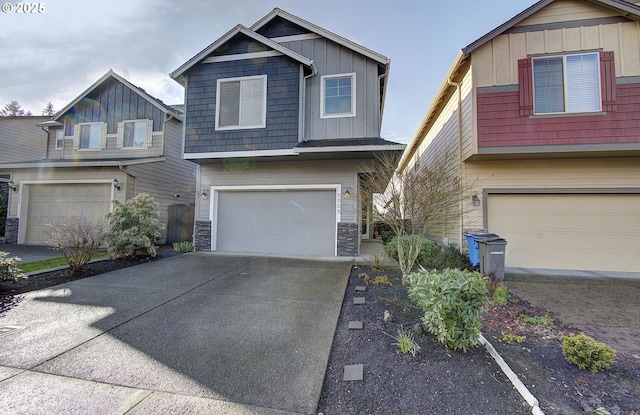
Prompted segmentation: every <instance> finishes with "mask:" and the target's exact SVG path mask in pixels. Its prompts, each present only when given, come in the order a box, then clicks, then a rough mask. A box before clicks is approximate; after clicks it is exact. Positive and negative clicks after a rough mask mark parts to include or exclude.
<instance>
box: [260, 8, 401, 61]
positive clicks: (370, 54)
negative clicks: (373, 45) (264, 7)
mask: <svg viewBox="0 0 640 415" xmlns="http://www.w3.org/2000/svg"><path fill="white" fill-rule="evenodd" d="M276 16H281V17H283V18H285V19H286V20H289V21H290V22H293V23H295V24H297V25H298V26H301V27H304V28H305V29H307V30H309V31H311V32H314V33H316V34H319V35H320V36H322V37H325V38H327V39H329V40H331V41H333V42H335V43H337V44H339V45H342V46H344V47H347V48H349V49H351V50H354V51H356V52H358V53H360V54H361V55H364V56H366V57H368V58H371V59H373V60H375V61H377V62H378V63H381V64H383V65H387V64H388V62H389V59H388V58H387V57H386V56H384V55H381V54H379V53H377V52H374V51H372V50H371V49H368V48H366V47H364V46H362V45H359V44H357V43H355V42H352V41H351V40H349V39H345V38H343V37H342V36H339V35H336V34H335V33H333V32H330V31H328V30H326V29H323V28H321V27H320V26H316V25H315V24H313V23H311V22H308V21H306V20H304V19H301V18H299V17H298V16H295V15H293V14H291V13H288V12H286V11H284V10H282V9H279V8H277V7H276V8H275V9H273V10H272V11H271V13H269V14H267V15H266V16H265V17H263V18H262V19H260V20H258V21H257V22H256V23H254V24H253V25H252V26H251V27H250V29H251V30H254V31H257V30H259V29H260V28H261V27H262V26H264V25H265V24H267V23H268V22H269V21H271V20H272V19H273V18H274V17H276Z"/></svg>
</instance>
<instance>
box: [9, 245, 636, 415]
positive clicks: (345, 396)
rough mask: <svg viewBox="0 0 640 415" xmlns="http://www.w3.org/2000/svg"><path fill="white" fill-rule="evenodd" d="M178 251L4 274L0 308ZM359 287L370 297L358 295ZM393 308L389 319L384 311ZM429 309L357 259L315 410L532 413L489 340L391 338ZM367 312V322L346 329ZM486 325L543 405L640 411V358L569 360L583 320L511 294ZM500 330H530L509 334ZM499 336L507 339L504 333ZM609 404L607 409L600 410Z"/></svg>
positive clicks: (327, 414) (565, 410) (555, 410)
mask: <svg viewBox="0 0 640 415" xmlns="http://www.w3.org/2000/svg"><path fill="white" fill-rule="evenodd" d="M174 255H179V254H178V253H176V252H173V251H172V250H171V249H169V248H167V247H164V248H163V249H159V250H158V255H157V256H156V257H136V258H132V259H120V260H104V261H99V262H95V263H92V264H87V266H86V268H87V270H86V272H85V273H82V274H78V275H69V273H68V271H66V270H62V271H54V272H49V273H43V274H39V275H37V276H32V277H30V278H29V279H27V280H22V281H20V282H18V283H11V282H4V283H1V284H0V300H1V307H0V316H1V314H2V312H4V311H6V310H7V309H9V308H11V307H14V306H16V305H17V304H19V302H20V300H21V297H22V296H21V295H20V294H22V293H25V292H28V291H32V290H37V289H42V288H47V287H50V286H53V285H57V284H61V283H65V282H69V281H73V280H76V279H80V278H86V277H88V276H92V275H97V274H100V273H104V272H109V271H113V270H116V269H121V268H125V267H129V266H134V265H138V264H141V263H144V262H148V261H156V260H160V259H162V258H167V257H170V256H174ZM362 274H366V275H368V276H369V277H370V278H371V279H374V278H375V277H377V276H387V277H388V278H389V280H390V281H391V283H392V284H393V285H392V286H384V285H372V284H369V285H366V291H364V292H360V291H356V290H355V287H356V285H365V282H364V281H363V279H362V278H361V277H360V276H362ZM354 297H365V299H366V303H365V304H364V305H356V304H354V302H353V299H354ZM385 310H387V311H388V312H389V313H390V314H391V316H392V320H391V321H384V319H383V317H384V314H385ZM522 314H525V315H528V316H550V317H551V318H553V319H554V322H553V325H552V326H547V325H538V324H524V323H521V322H520V320H519V316H520V315H522ZM421 316H422V311H421V310H420V309H419V308H418V307H416V306H415V305H414V304H413V303H412V302H411V301H410V300H409V299H408V297H407V294H406V288H405V287H403V286H402V284H401V277H400V273H399V271H398V270H397V269H387V270H383V271H374V270H372V269H371V268H370V267H366V266H354V267H353V268H352V270H351V274H350V276H349V282H348V285H347V289H346V292H345V296H344V301H343V304H342V310H341V312H340V318H339V321H338V326H337V330H336V333H335V337H334V340H333V347H332V350H331V355H330V358H329V362H328V367H327V373H326V376H325V380H324V385H323V389H322V393H321V397H320V403H319V406H318V413H322V414H324V415H334V414H492V415H494V414H505V415H519V414H530V413H531V408H530V407H529V406H528V405H527V403H526V402H525V401H524V399H523V398H522V397H521V396H520V394H519V393H518V392H517V391H516V390H515V389H514V388H513V387H512V384H511V382H510V381H509V380H508V379H507V378H506V376H505V375H504V374H503V373H502V371H501V369H500V368H499V367H498V365H497V364H496V363H495V362H494V360H493V358H492V357H491V356H490V355H489V354H488V353H487V352H486V350H485V349H484V348H483V347H480V346H479V347H475V348H472V349H471V350H469V351H468V352H466V353H463V352H461V351H452V350H448V349H446V348H445V347H444V346H442V345H441V344H440V343H438V342H437V341H436V339H435V337H434V336H433V335H431V334H415V335H414V338H415V340H416V342H417V343H418V344H419V345H420V346H421V351H420V353H419V354H418V355H417V356H416V357H413V356H411V355H410V354H403V353H401V352H400V351H399V349H398V348H397V346H395V345H394V343H396V340H395V339H394V337H397V334H398V330H399V329H400V330H405V331H408V330H412V329H413V328H414V326H415V325H416V323H419V322H420V318H421ZM349 321H362V322H363V326H364V328H363V330H349V329H348V324H349ZM483 325H484V329H483V333H484V335H485V337H486V338H487V339H488V340H489V341H490V342H491V343H492V344H493V346H494V347H495V348H496V350H497V351H498V352H499V353H500V355H501V356H502V357H503V358H504V359H505V360H506V362H507V363H508V364H509V365H510V366H511V368H512V369H513V371H514V372H515V373H516V374H517V375H518V377H519V378H520V380H521V381H522V382H523V383H524V384H525V385H526V386H527V388H528V389H529V391H530V392H531V393H532V394H533V395H534V396H535V397H536V398H538V400H539V401H540V407H541V409H542V410H543V411H544V412H545V414H547V415H550V414H584V413H598V412H593V411H594V410H596V409H598V408H604V409H606V410H607V411H608V412H609V413H611V414H613V415H618V414H624V415H640V359H639V358H638V356H635V357H634V356H628V355H624V354H622V353H618V355H617V358H616V363H615V364H614V365H613V366H612V367H611V369H609V370H607V371H602V372H598V373H591V372H588V371H584V370H580V369H579V368H577V367H576V366H574V365H571V364H569V363H568V362H566V361H565V360H564V357H563V356H562V350H561V341H560V339H561V336H562V335H566V334H569V333H576V332H577V330H575V329H574V328H572V327H570V326H568V325H566V324H563V323H562V322H560V321H558V320H557V319H555V318H554V316H553V315H552V314H551V313H549V312H547V311H546V310H543V309H541V308H539V307H535V306H533V305H531V304H529V303H528V302H527V301H525V300H523V299H521V298H519V297H517V296H514V295H510V301H509V303H508V304H507V305H506V306H504V307H489V308H488V310H487V311H486V313H485V314H484V317H483ZM503 334H511V335H514V336H525V338H526V339H525V340H524V342H523V343H514V344H508V343H507V342H505V341H504V339H505V337H503ZM501 339H503V340H502V341H501ZM352 364H363V365H364V380H363V381H348V382H345V381H343V371H344V367H345V365H352ZM600 413H606V412H600Z"/></svg>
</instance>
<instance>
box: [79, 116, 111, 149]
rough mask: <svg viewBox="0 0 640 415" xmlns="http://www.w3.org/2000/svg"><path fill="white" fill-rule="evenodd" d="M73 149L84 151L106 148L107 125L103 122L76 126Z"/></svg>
mask: <svg viewBox="0 0 640 415" xmlns="http://www.w3.org/2000/svg"><path fill="white" fill-rule="evenodd" d="M73 134H74V137H73V147H74V148H75V149H84V150H96V149H97V150H100V149H103V148H105V147H106V146H107V125H106V124H105V123H103V122H91V123H83V124H76V126H75V127H74V132H73Z"/></svg>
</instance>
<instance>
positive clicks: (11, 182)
mask: <svg viewBox="0 0 640 415" xmlns="http://www.w3.org/2000/svg"><path fill="white" fill-rule="evenodd" d="M7 184H8V185H9V189H11V190H13V191H14V192H17V191H18V186H16V184H15V183H14V182H13V180H11V181H10V182H9V183H7Z"/></svg>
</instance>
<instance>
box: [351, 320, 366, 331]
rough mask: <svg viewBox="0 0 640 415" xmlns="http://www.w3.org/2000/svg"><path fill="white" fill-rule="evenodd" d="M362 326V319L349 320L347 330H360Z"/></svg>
mask: <svg viewBox="0 0 640 415" xmlns="http://www.w3.org/2000/svg"><path fill="white" fill-rule="evenodd" d="M363 328H364V323H363V322H362V321H350V322H349V330H362V329H363Z"/></svg>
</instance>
